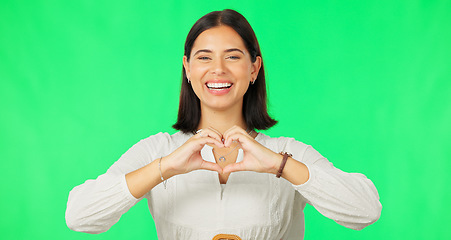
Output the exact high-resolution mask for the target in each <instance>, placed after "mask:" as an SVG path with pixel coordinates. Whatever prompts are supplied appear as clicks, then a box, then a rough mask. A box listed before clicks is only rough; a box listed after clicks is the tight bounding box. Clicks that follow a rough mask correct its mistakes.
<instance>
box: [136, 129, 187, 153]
mask: <svg viewBox="0 0 451 240" xmlns="http://www.w3.org/2000/svg"><path fill="white" fill-rule="evenodd" d="M190 137H191V135H190V134H185V133H183V132H180V131H179V132H176V133H174V134H169V133H167V132H159V133H157V134H154V135H151V136H149V137H147V138H144V139H142V140H141V141H139V144H141V145H145V146H147V147H150V148H159V149H161V148H166V147H169V148H170V147H173V146H180V145H181V144H183V143H184V142H186V141H187V140H188V139H189V138H190Z"/></svg>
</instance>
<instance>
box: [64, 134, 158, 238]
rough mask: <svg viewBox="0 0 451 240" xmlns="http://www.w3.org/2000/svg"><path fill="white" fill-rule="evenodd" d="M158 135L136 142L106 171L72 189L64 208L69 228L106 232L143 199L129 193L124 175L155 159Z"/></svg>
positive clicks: (90, 231) (88, 231)
mask: <svg viewBox="0 0 451 240" xmlns="http://www.w3.org/2000/svg"><path fill="white" fill-rule="evenodd" d="M159 135H161V133H160V134H157V135H154V136H151V137H149V138H147V139H144V140H141V141H140V142H138V143H136V144H135V145H134V146H133V147H131V148H130V149H129V150H128V151H127V152H126V153H124V154H123V155H122V156H121V157H120V159H119V160H118V161H116V162H115V163H114V164H113V165H112V166H111V167H110V168H109V169H108V171H107V172H106V173H105V174H102V175H100V176H99V177H98V178H97V179H95V180H87V181H86V182H85V183H83V184H81V185H79V186H76V187H75V188H73V189H72V191H71V192H70V193H69V199H68V201H67V208H66V224H67V226H68V227H69V228H70V229H72V230H74V231H79V232H86V233H101V232H105V231H107V230H108V229H110V227H111V226H113V225H114V224H115V223H116V222H117V221H119V219H120V217H121V216H122V214H124V213H125V212H127V211H128V210H129V209H130V208H131V207H132V206H134V205H135V204H136V203H137V202H139V201H140V200H141V199H142V198H140V199H136V198H135V197H134V196H133V195H132V194H131V193H130V191H129V189H128V186H127V182H126V180H125V174H127V173H129V172H132V171H134V170H136V169H139V168H141V167H143V166H145V165H147V164H149V163H150V162H151V161H152V160H154V158H155V156H154V155H156V154H155V152H156V151H155V150H154V148H155V145H156V144H157V143H158V138H159ZM160 142H161V140H160Z"/></svg>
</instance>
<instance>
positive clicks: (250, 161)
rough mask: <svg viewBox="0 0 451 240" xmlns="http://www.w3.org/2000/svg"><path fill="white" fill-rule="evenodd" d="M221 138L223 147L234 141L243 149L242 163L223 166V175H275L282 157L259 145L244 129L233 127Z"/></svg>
mask: <svg viewBox="0 0 451 240" xmlns="http://www.w3.org/2000/svg"><path fill="white" fill-rule="evenodd" d="M223 138H224V140H225V141H224V146H225V147H229V146H230V145H231V144H232V142H233V141H235V142H237V143H238V144H240V145H241V148H242V149H243V161H241V162H237V163H232V164H229V165H227V166H225V167H224V169H223V173H230V172H238V171H254V172H260V173H273V174H277V171H278V170H279V166H280V163H281V161H282V156H281V155H280V154H278V153H275V152H273V151H271V150H270V149H268V148H266V147H265V146H263V145H261V144H260V143H259V142H257V141H256V140H255V139H254V138H253V137H252V136H250V135H249V134H248V133H247V132H246V131H245V130H244V129H242V128H240V127H238V126H233V127H232V128H230V129H229V130H227V131H226V132H225V133H224V135H223Z"/></svg>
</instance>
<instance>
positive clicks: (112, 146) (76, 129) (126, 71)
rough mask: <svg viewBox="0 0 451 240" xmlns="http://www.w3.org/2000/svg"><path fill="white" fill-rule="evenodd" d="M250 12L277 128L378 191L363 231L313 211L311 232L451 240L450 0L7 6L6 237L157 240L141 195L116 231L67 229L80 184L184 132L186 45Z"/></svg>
mask: <svg viewBox="0 0 451 240" xmlns="http://www.w3.org/2000/svg"><path fill="white" fill-rule="evenodd" d="M224 8H233V9H235V10H238V11H239V12H241V13H242V14H243V15H244V16H245V17H247V19H248V20H249V22H250V23H251V25H252V26H253V27H254V30H255V32H256V34H257V37H258V39H259V42H260V45H261V49H262V52H263V57H264V63H265V68H266V69H265V70H266V72H267V81H268V89H269V110H270V113H271V114H272V116H274V117H275V118H276V119H277V120H278V121H279V123H278V125H276V126H275V127H274V128H272V129H270V130H269V131H266V133H267V134H269V135H271V136H274V137H277V136H289V137H294V138H296V139H297V140H299V141H302V142H304V143H307V144H310V145H313V146H314V147H315V148H316V149H317V150H318V151H319V152H320V153H322V155H324V156H325V157H327V158H328V159H329V160H330V161H331V162H333V163H334V165H335V166H336V167H338V168H340V169H342V170H344V171H347V172H361V173H364V174H365V175H366V176H368V178H370V179H371V180H372V181H373V182H374V183H375V185H376V187H377V189H378V191H379V194H380V198H381V202H382V205H383V210H382V216H381V218H380V220H379V221H378V222H376V223H375V224H374V225H372V226H370V227H368V228H366V229H364V230H362V231H354V230H349V229H346V228H344V227H342V226H340V225H338V224H336V223H335V222H333V221H332V220H329V219H327V218H325V217H323V216H322V215H320V214H319V213H318V212H317V211H316V210H315V209H314V208H313V207H311V206H308V207H307V208H306V209H305V212H306V232H305V239H382V238H383V239H450V238H451V228H450V227H449V216H450V215H451V207H450V206H449V203H450V202H451V196H450V192H451V191H450V190H451V189H450V187H449V184H450V182H451V178H450V174H449V172H450V170H451V164H450V159H451V150H450V149H451V147H450V145H451V144H450V143H451V137H450V136H451V128H450V125H451V124H450V123H451V107H450V103H451V97H450V96H451V83H450V82H451V81H450V80H451V70H450V69H451V68H450V66H451V58H450V57H451V44H450V43H451V27H450V26H451V17H450V12H451V2H450V1H446V0H443V1H440V0H427V1H426V0H424V1H418V0H409V1H389V0H369V1H304V0H301V1H278V2H277V3H276V2H274V3H272V2H270V1H267V2H265V1H261V0H260V1H243V0H240V1H198V2H196V1H175V0H174V1H145V0H142V1H106V0H98V1H90V0H84V1H55V0H48V1H32V0H30V1H19V0H16V1H13V0H3V1H2V2H1V4H0V80H1V88H0V100H1V101H0V112H1V120H0V134H1V138H0V148H1V149H0V150H1V156H2V159H1V160H0V169H1V174H0V178H1V179H0V184H1V199H0V212H1V217H0V238H1V239H132V238H133V237H138V238H145V239H157V238H156V230H155V226H154V223H153V220H152V218H151V215H150V213H149V211H148V208H147V202H146V201H141V202H140V203H139V204H137V205H136V206H135V207H133V208H132V209H131V210H130V211H129V212H128V213H126V214H125V215H123V216H122V218H121V220H120V221H119V222H118V223H117V224H116V225H114V226H113V227H112V228H111V229H110V230H109V231H108V232H106V233H102V234H100V235H89V234H85V233H78V232H73V231H71V230H69V229H68V228H67V227H66V224H65V220H64V212H65V208H66V202H67V197H68V193H69V191H70V190H71V189H72V188H73V187H74V186H76V185H79V184H81V183H83V182H84V181H85V180H87V179H93V178H96V177H97V176H98V175H100V174H102V173H104V172H105V171H106V170H107V168H108V167H109V166H110V165H111V164H113V162H114V161H116V160H117V159H118V158H119V157H120V156H121V155H122V154H123V153H124V152H125V151H126V150H127V149H128V148H130V147H131V146H132V145H133V144H135V143H136V142H138V141H139V140H140V139H143V138H146V137H148V136H149V135H152V134H156V133H158V132H160V131H162V132H165V131H166V132H170V133H174V132H175V131H174V130H173V129H171V125H172V124H173V123H174V122H175V119H176V114H177V107H178V95H179V89H180V75H181V67H182V55H183V44H184V40H185V37H186V35H187V33H188V31H189V29H190V27H191V26H192V24H193V23H194V22H195V21H196V20H197V19H198V18H200V17H201V16H202V15H204V14H206V13H208V12H210V11H213V10H222V9H224Z"/></svg>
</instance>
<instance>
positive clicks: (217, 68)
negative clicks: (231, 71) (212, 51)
mask: <svg viewBox="0 0 451 240" xmlns="http://www.w3.org/2000/svg"><path fill="white" fill-rule="evenodd" d="M211 73H212V74H214V75H218V76H219V75H223V74H224V73H225V65H224V60H223V59H221V58H218V59H215V60H214V61H213V62H212V66H211Z"/></svg>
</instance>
